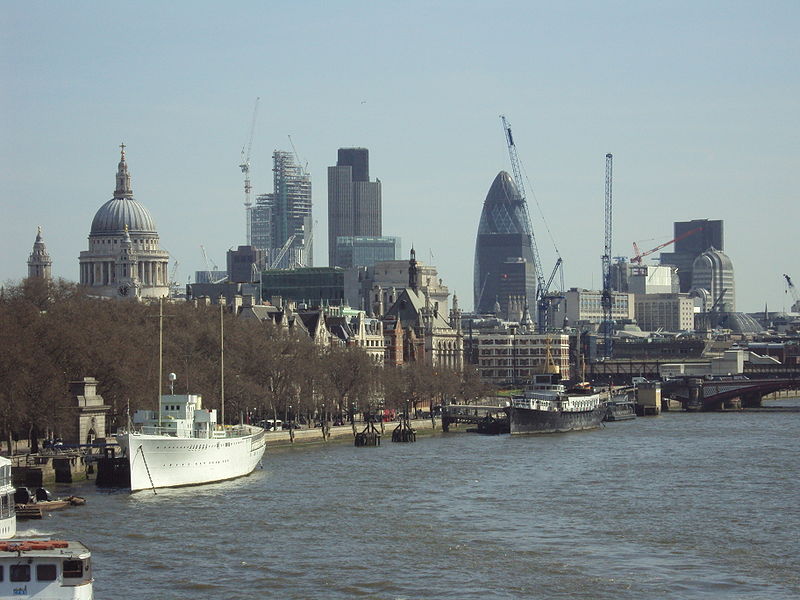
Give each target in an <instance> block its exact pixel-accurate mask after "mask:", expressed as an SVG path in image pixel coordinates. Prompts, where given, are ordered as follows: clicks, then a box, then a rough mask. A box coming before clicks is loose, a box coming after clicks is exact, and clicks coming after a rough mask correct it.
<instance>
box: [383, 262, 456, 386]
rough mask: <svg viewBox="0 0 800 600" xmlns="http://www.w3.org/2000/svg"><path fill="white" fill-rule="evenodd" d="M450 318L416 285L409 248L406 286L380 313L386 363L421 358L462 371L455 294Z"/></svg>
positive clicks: (415, 272) (416, 272) (404, 361)
mask: <svg viewBox="0 0 800 600" xmlns="http://www.w3.org/2000/svg"><path fill="white" fill-rule="evenodd" d="M450 312H451V314H450V320H449V321H448V319H447V318H446V316H445V314H444V312H443V308H442V307H440V305H439V303H438V302H435V301H432V300H431V296H430V294H428V293H426V292H425V291H424V290H422V289H421V287H420V285H419V272H418V269H417V260H416V253H415V252H414V249H413V248H412V249H411V260H410V261H409V262H408V287H406V288H403V289H401V290H398V291H397V299H396V301H395V302H394V304H393V305H392V306H391V307H390V308H389V310H387V311H386V314H385V315H384V317H383V331H384V337H385V340H386V342H385V343H386V363H387V364H389V365H395V366H396V365H400V364H403V363H406V362H413V361H422V362H425V363H426V364H428V365H431V366H433V367H446V368H449V369H453V370H457V371H461V370H463V368H464V334H463V332H462V331H461V315H460V311H459V310H458V303H457V301H456V300H455V298H454V301H453V310H451V311H450Z"/></svg>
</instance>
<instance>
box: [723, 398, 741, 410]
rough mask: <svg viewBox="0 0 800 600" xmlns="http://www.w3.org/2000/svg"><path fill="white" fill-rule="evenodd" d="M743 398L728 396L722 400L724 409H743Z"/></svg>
mask: <svg viewBox="0 0 800 600" xmlns="http://www.w3.org/2000/svg"><path fill="white" fill-rule="evenodd" d="M741 409H742V399H741V398H739V397H738V396H737V397H736V398H728V399H727V400H723V401H722V410H741Z"/></svg>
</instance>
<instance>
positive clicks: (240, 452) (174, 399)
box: [114, 302, 266, 492]
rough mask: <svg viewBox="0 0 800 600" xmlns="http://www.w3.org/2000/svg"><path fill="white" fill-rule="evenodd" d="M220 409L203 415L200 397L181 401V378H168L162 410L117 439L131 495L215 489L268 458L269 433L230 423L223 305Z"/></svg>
mask: <svg viewBox="0 0 800 600" xmlns="http://www.w3.org/2000/svg"><path fill="white" fill-rule="evenodd" d="M219 316H220V355H219V362H220V388H221V397H220V408H221V412H222V422H223V425H221V426H220V425H217V411H216V410H214V409H210V410H209V409H204V408H203V401H202V398H201V397H200V396H197V395H194V394H186V395H176V394H175V393H174V385H175V379H176V375H175V373H170V374H169V382H170V394H165V395H162V396H161V397H160V400H159V409H158V410H157V411H152V410H137V411H136V413H135V414H134V417H133V423H132V425H129V427H128V429H127V431H120V432H118V433H117V434H116V435H115V436H114V437H115V438H116V440H117V444H119V445H120V447H121V448H122V451H123V453H124V455H125V456H126V457H127V458H128V465H129V467H130V475H131V492H135V491H137V490H146V489H152V490H153V491H155V489H156V488H163V487H177V486H181V485H197V484H201V483H212V482H214V481H223V480H225V479H234V478H236V477H241V476H243V475H249V474H250V473H252V472H253V469H255V468H256V465H257V464H258V463H259V461H260V460H261V457H262V456H263V455H264V449H265V444H266V440H265V439H264V430H263V429H262V428H261V427H254V426H252V425H224V423H225V376H224V373H225V368H224V364H225V360H224V356H225V351H224V342H223V340H224V339H225V336H224V327H223V323H224V321H223V307H222V305H220V312H219ZM163 331H164V311H163V303H162V302H159V327H158V346H159V352H158V373H159V381H158V389H159V390H161V389H162V387H161V385H162V383H161V373H162V364H161V363H162V355H161V348H162V347H163V346H162V336H163Z"/></svg>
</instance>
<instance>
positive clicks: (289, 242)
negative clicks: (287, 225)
mask: <svg viewBox="0 0 800 600" xmlns="http://www.w3.org/2000/svg"><path fill="white" fill-rule="evenodd" d="M296 237H297V234H296V233H293V234H292V235H290V236H289V238H288V239H287V240H286V242H285V243H284V244H283V246H281V249H280V250H278V254H276V255H275V260H273V261H272V264H271V265H270V269H277V268H278V265H279V264H281V261H282V260H283V257H284V256H286V252H287V251H288V250H289V246H291V245H292V242H294V240H295V238H296Z"/></svg>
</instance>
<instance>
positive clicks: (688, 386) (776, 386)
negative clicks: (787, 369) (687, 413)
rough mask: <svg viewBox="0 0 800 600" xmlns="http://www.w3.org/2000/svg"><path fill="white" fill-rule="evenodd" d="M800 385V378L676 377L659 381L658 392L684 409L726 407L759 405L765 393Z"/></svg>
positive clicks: (797, 387)
mask: <svg viewBox="0 0 800 600" xmlns="http://www.w3.org/2000/svg"><path fill="white" fill-rule="evenodd" d="M792 389H800V378H798V377H783V378H771V379H748V378H747V377H744V376H730V377H715V378H713V379H705V378H702V377H679V378H675V379H669V380H667V381H665V382H663V383H662V384H661V394H662V395H663V396H665V397H667V398H671V399H673V400H678V401H679V402H680V403H681V404H682V405H683V408H684V409H685V410H725V409H738V408H754V407H760V406H761V401H762V399H763V398H764V396H766V395H767V394H771V393H773V392H777V391H780V390H792Z"/></svg>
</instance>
